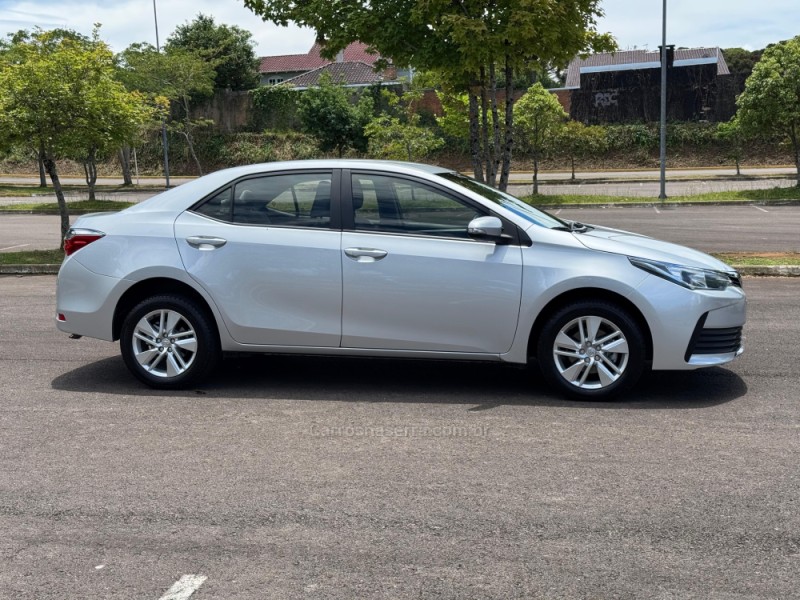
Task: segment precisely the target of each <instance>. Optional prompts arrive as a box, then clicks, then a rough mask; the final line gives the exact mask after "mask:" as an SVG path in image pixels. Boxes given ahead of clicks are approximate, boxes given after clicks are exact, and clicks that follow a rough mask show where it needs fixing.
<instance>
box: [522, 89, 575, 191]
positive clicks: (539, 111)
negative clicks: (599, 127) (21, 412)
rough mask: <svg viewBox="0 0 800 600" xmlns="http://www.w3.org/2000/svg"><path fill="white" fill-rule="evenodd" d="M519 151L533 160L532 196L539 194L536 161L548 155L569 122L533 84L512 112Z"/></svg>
mask: <svg viewBox="0 0 800 600" xmlns="http://www.w3.org/2000/svg"><path fill="white" fill-rule="evenodd" d="M515 113H516V117H517V130H518V131H519V137H520V139H521V142H522V143H521V145H522V147H523V148H524V149H525V150H527V152H528V153H529V154H530V156H531V158H532V159H533V193H534V194H538V193H539V161H540V160H541V159H542V157H543V156H544V155H545V154H546V153H547V152H549V151H550V150H551V149H552V148H553V146H554V143H555V141H556V140H557V139H558V135H559V133H560V132H561V130H562V128H563V127H564V122H565V121H566V119H567V118H568V115H567V113H566V112H565V111H564V109H563V108H562V107H561V103H560V102H559V101H558V98H556V97H555V95H553V94H552V93H550V92H548V91H547V90H546V89H544V87H543V86H542V84H541V83H535V84H533V85H532V86H531V87H530V88H528V91H527V92H525V94H524V95H523V96H522V98H520V99H519V101H518V102H517V106H516V108H515Z"/></svg>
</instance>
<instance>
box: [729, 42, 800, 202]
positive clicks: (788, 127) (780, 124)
mask: <svg viewBox="0 0 800 600" xmlns="http://www.w3.org/2000/svg"><path fill="white" fill-rule="evenodd" d="M736 103H737V105H738V107H739V110H738V112H737V117H738V119H739V122H740V123H741V126H742V128H743V131H744V132H745V133H752V134H756V133H757V134H770V133H772V134H776V135H777V136H779V137H780V138H783V139H784V140H788V142H789V144H790V146H791V148H792V155H793V156H794V162H795V167H796V168H797V186H798V187H800V36H797V37H795V38H793V39H791V40H789V41H786V42H781V43H780V44H775V45H774V46H770V47H769V48H767V49H766V50H764V54H763V56H762V57H761V60H760V61H759V62H758V63H757V64H756V65H755V66H754V67H753V74H752V75H750V77H749V78H748V80H747V83H746V84H745V89H744V92H742V94H741V95H740V96H739V98H738V99H737V101H736Z"/></svg>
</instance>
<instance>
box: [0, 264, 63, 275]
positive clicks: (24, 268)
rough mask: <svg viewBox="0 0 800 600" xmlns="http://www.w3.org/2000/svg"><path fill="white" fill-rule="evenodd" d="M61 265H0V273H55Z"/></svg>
mask: <svg viewBox="0 0 800 600" xmlns="http://www.w3.org/2000/svg"><path fill="white" fill-rule="evenodd" d="M60 268H61V265H60V264H58V265H0V275H56V274H57V273H58V270H59V269H60Z"/></svg>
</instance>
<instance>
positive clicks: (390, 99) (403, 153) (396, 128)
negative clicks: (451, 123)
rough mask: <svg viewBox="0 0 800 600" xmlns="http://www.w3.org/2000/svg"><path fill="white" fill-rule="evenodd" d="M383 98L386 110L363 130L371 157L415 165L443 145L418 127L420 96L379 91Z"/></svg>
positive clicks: (429, 133)
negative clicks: (386, 105) (387, 108)
mask: <svg viewBox="0 0 800 600" xmlns="http://www.w3.org/2000/svg"><path fill="white" fill-rule="evenodd" d="M382 97H383V99H384V101H385V102H386V103H387V104H388V107H389V110H388V111H385V112H382V113H381V114H380V115H378V116H377V117H374V118H373V119H372V120H371V121H370V122H369V123H368V124H367V126H366V128H365V129H364V133H365V134H366V136H367V137H368V138H369V149H370V153H371V154H372V155H373V156H376V157H378V158H386V159H389V160H407V161H409V162H414V161H420V160H422V159H423V158H425V157H426V156H428V155H429V154H430V153H431V152H433V151H434V150H438V149H439V148H441V147H442V146H443V145H444V140H443V139H442V138H440V137H439V136H437V135H436V134H435V133H434V132H433V131H431V130H430V129H429V128H427V127H422V126H421V125H420V116H419V113H417V110H416V107H417V104H418V103H419V101H420V100H421V99H422V93H421V92H419V91H416V90H415V91H409V92H406V93H405V94H403V96H402V97H400V96H398V95H397V94H395V93H393V92H390V91H388V90H382Z"/></svg>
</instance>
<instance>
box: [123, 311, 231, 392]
mask: <svg viewBox="0 0 800 600" xmlns="http://www.w3.org/2000/svg"><path fill="white" fill-rule="evenodd" d="M120 349H121V351H122V358H123V360H124V361H125V365H126V366H127V367H128V369H129V370H130V371H131V373H133V375H135V376H136V377H137V378H138V379H139V380H141V381H143V382H144V383H146V384H147V385H149V386H150V387H154V388H160V389H180V388H185V387H189V386H192V385H194V384H196V383H198V382H199V381H200V380H201V379H202V378H203V377H205V376H206V375H207V374H208V373H209V372H211V371H212V370H213V368H214V367H215V366H216V364H217V362H218V360H219V355H220V350H219V339H218V337H217V334H216V330H215V328H214V326H213V325H212V321H211V319H210V318H209V317H208V316H207V315H206V312H205V311H204V310H202V309H201V308H200V307H199V306H198V305H197V304H196V303H195V302H193V301H191V300H189V299H188V298H185V297H183V296H172V295H170V296H153V297H151V298H148V299H146V300H143V301H142V302H140V303H139V304H138V305H136V306H135V307H134V308H133V310H131V311H130V312H129V313H128V315H127V317H126V318H125V321H124V323H123V326H122V331H121V335H120Z"/></svg>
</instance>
